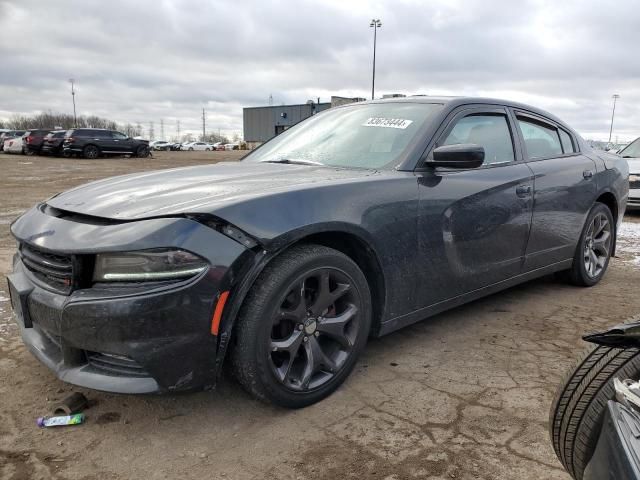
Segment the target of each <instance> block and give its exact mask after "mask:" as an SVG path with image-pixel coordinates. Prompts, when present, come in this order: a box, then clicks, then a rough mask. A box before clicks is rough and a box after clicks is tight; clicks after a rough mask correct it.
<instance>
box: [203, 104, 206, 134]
mask: <svg viewBox="0 0 640 480" xmlns="http://www.w3.org/2000/svg"><path fill="white" fill-rule="evenodd" d="M205 119H206V117H205V114H204V108H203V109H202V141H203V142H204V141H205V139H204V138H205V135H206V133H205V130H206V128H205V121H206V120H205Z"/></svg>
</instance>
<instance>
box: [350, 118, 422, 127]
mask: <svg viewBox="0 0 640 480" xmlns="http://www.w3.org/2000/svg"><path fill="white" fill-rule="evenodd" d="M412 123H413V120H405V119H403V118H382V117H371V118H369V119H368V120H367V121H366V122H364V123H363V124H362V126H363V127H384V128H402V129H405V128H407V127H408V126H409V125H411V124H412Z"/></svg>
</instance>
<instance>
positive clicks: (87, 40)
mask: <svg viewBox="0 0 640 480" xmlns="http://www.w3.org/2000/svg"><path fill="white" fill-rule="evenodd" d="M605 7H606V5H604V4H602V3H600V2H596V1H594V0H585V1H567V2H560V3H558V2H550V1H543V0H525V1H519V2H513V1H504V0H495V1H489V0H486V1H480V0H467V1H462V0H459V1H454V0H433V1H429V2H423V1H409V0H395V1H391V0H390V1H380V0H378V1H373V2H367V1H349V2H345V1H335V0H330V1H321V0H317V1H310V0H300V1H295V0H289V1H284V0H263V1H260V2H257V1H249V0H234V1H227V0H216V1H209V0H174V1H169V0H138V1H136V2H127V1H123V0H112V1H110V2H108V3H104V2H87V1H81V0H59V1H56V2H39V1H37V0H20V1H18V0H14V1H0V58H2V59H3V68H2V70H3V72H2V75H0V96H1V98H2V103H1V104H0V117H3V116H4V117H8V116H9V115H11V114H12V113H33V112H36V111H42V110H54V111H70V109H71V108H70V107H71V102H70V98H69V97H70V95H69V84H68V82H67V80H68V79H69V78H70V77H73V78H75V79H76V81H77V92H78V94H77V96H76V99H77V103H78V110H79V112H80V113H84V114H95V115H102V116H107V117H109V118H112V119H114V120H117V121H119V122H132V123H137V122H141V123H143V125H147V124H148V122H150V121H154V122H155V124H156V132H157V131H158V125H159V122H160V119H164V121H165V125H166V126H167V127H165V130H166V131H167V132H168V133H171V131H172V130H171V129H172V128H173V126H174V125H175V122H176V121H177V120H180V121H181V124H182V130H183V131H184V130H193V131H199V129H200V115H201V109H202V107H203V106H204V107H206V108H207V117H208V125H209V127H210V128H211V129H212V130H215V129H217V128H221V129H222V130H223V131H229V132H232V131H239V130H241V128H242V107H243V106H256V105H265V104H267V102H268V99H269V95H273V98H274V101H275V103H276V104H279V103H289V102H293V103H301V102H304V101H306V100H307V99H310V98H316V97H318V96H319V97H321V100H324V101H326V100H328V98H329V96H330V95H332V94H338V95H350V96H365V97H366V96H368V95H370V88H371V87H370V84H371V57H372V43H373V42H372V40H373V38H372V34H373V31H372V29H371V28H369V26H368V24H369V20H370V18H372V17H376V18H380V19H381V20H382V23H383V26H382V28H381V29H380V30H379V31H378V51H377V76H376V86H377V92H378V94H382V93H391V92H402V93H407V94H413V93H426V94H453V95H460V94H462V95H490V96H496V97H506V98H509V99H513V100H519V101H524V102H528V103H532V104H534V105H536V106H539V107H542V108H546V109H549V110H550V111H552V112H553V113H554V114H556V115H557V116H559V117H561V118H563V119H565V120H566V121H567V122H569V123H570V124H571V125H572V126H573V127H574V128H575V129H576V130H578V131H579V132H581V133H583V134H584V135H585V136H590V137H595V138H604V139H606V138H607V137H608V131H609V122H610V116H611V95H612V94H613V93H618V94H620V95H621V98H620V101H619V104H618V109H617V113H616V125H615V132H616V134H617V135H619V136H620V138H621V139H631V138H634V137H636V136H638V135H640V113H639V112H638V109H637V108H636V107H635V106H636V105H639V104H640V102H639V100H640V83H639V82H638V80H639V78H640V64H638V62H635V61H633V59H634V57H633V53H634V52H633V47H634V46H635V45H637V44H638V34H637V31H638V30H637V28H636V27H637V25H638V24H639V23H640V22H639V20H640V11H639V10H638V9H637V7H636V5H635V3H634V2H633V1H632V0H621V1H619V2H616V4H615V8H610V7H606V8H605Z"/></svg>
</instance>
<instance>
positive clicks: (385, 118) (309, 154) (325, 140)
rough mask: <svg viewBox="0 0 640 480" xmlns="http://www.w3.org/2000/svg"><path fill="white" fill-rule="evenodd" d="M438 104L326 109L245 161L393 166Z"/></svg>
mask: <svg viewBox="0 0 640 480" xmlns="http://www.w3.org/2000/svg"><path fill="white" fill-rule="evenodd" d="M441 109H442V105H441V104H434V103H400V102H397V103H377V104H376V103H372V104H362V105H357V104H355V105H350V106H347V107H343V108H336V109H330V110H327V111H325V112H323V113H320V114H318V115H315V116H313V117H311V118H309V119H307V120H305V121H304V122H301V123H299V124H298V125H296V126H294V127H292V128H290V129H288V130H286V131H285V132H284V133H282V134H280V135H279V136H277V137H276V138H274V139H273V140H271V141H269V143H267V144H265V145H264V146H262V147H260V148H259V149H258V150H256V151H255V152H253V153H251V154H250V155H248V156H247V157H246V161H249V162H278V163H307V164H322V165H329V166H334V167H352V168H373V169H377V168H384V167H393V166H395V165H396V164H397V161H398V159H399V158H400V156H401V155H402V153H404V152H405V150H406V149H407V147H408V145H409V144H410V142H411V141H412V140H413V139H414V138H415V136H416V134H417V133H418V132H419V131H420V129H421V127H422V126H423V125H424V124H425V123H426V122H427V121H428V120H429V119H430V118H431V117H433V116H434V115H435V114H436V113H437V112H438V111H440V110H441Z"/></svg>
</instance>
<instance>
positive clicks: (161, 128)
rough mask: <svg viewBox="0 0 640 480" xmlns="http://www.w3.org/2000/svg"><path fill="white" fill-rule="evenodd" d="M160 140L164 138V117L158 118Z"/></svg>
mask: <svg viewBox="0 0 640 480" xmlns="http://www.w3.org/2000/svg"><path fill="white" fill-rule="evenodd" d="M160 140H164V119H163V118H161V119H160Z"/></svg>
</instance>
